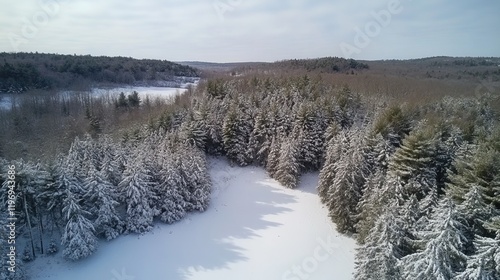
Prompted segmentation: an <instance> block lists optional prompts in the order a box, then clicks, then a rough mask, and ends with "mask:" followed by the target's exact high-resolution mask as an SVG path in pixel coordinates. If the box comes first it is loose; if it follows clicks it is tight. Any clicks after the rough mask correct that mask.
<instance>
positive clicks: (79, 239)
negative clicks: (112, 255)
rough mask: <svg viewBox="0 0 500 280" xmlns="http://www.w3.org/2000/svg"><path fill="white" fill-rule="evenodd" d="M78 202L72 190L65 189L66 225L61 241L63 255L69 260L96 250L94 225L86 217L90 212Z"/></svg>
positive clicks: (83, 256)
mask: <svg viewBox="0 0 500 280" xmlns="http://www.w3.org/2000/svg"><path fill="white" fill-rule="evenodd" d="M79 203H80V202H79V199H78V198H77V196H76V195H75V194H74V193H73V191H72V190H69V189H68V190H66V197H65V198H64V201H63V206H64V207H63V214H64V220H65V221H66V226H65V228H64V231H63V235H62V238H61V243H62V244H63V245H64V250H63V255H64V257H66V258H68V259H70V260H78V259H81V258H85V257H88V256H90V255H91V254H92V253H94V252H95V250H97V238H96V236H95V235H94V232H95V230H94V226H93V225H92V223H91V222H90V220H88V219H87V218H86V216H88V215H90V213H88V212H86V211H85V210H83V209H82V207H81V206H80V204H79Z"/></svg>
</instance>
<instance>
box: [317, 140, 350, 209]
mask: <svg viewBox="0 0 500 280" xmlns="http://www.w3.org/2000/svg"><path fill="white" fill-rule="evenodd" d="M337 135H339V136H338V137H334V138H332V139H331V140H330V141H329V144H328V146H327V147H326V149H327V150H326V159H325V163H324V165H323V168H322V169H321V171H320V173H319V184H318V194H319V197H320V199H321V202H323V203H326V202H327V198H328V190H329V189H330V186H332V185H333V180H334V179H335V164H337V162H338V161H339V160H340V158H341V156H342V145H343V142H342V141H340V140H341V139H343V138H341V137H344V134H343V133H340V134H337Z"/></svg>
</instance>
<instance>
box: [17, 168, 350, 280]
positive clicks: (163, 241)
mask: <svg viewBox="0 0 500 280" xmlns="http://www.w3.org/2000/svg"><path fill="white" fill-rule="evenodd" d="M210 170H211V171H210V172H211V176H212V179H213V184H214V189H213V194H212V202H211V206H210V208H209V209H208V210H207V211H206V212H204V213H195V214H191V215H189V216H187V217H186V218H185V219H184V220H182V221H180V222H178V223H175V224H173V225H165V224H160V223H159V224H157V226H155V229H154V230H153V231H152V232H149V233H147V234H144V235H140V236H139V235H126V236H121V237H119V238H117V239H116V240H113V241H111V242H105V241H102V242H101V243H100V248H99V249H98V251H97V252H96V253H95V254H94V255H92V256H90V257H89V258H87V259H84V260H81V261H78V262H69V261H66V260H64V259H62V256H61V253H58V254H57V255H56V256H54V257H50V256H49V257H40V258H38V259H37V260H35V261H34V262H32V263H31V264H29V266H28V267H27V270H28V272H29V273H30V274H31V276H32V279H64V280H66V279H72V280H79V279H82V280H88V279H106V280H109V279H111V280H132V279H133V280H156V279H159V280H160V279H161V280H163V279H166V280H176V279H179V280H184V279H186V280H188V279H189V280H194V279H196V280H215V279H216V280H222V279H241V280H245V279H256V280H267V279H283V280H284V279H288V280H301V279H311V280H314V279H318V280H324V279H337V280H343V279H351V278H352V277H351V275H352V272H353V271H354V250H355V247H356V245H355V241H354V240H352V239H350V238H347V237H345V236H342V235H340V234H338V233H337V232H336V231H335V229H334V225H333V224H332V223H331V222H330V220H329V218H328V216H327V210H326V209H325V208H324V206H322V205H321V203H320V201H319V197H318V196H317V194H316V189H315V187H316V186H317V183H318V174H317V173H311V174H305V175H303V177H302V179H301V184H300V186H299V188H298V189H296V190H290V189H285V188H283V187H282V186H280V185H279V183H277V182H276V181H275V180H272V179H270V178H269V177H268V176H267V175H266V173H265V171H264V170H263V169H262V168H257V167H245V168H241V167H231V166H230V165H229V164H228V163H227V162H226V161H225V160H223V159H211V160H210Z"/></svg>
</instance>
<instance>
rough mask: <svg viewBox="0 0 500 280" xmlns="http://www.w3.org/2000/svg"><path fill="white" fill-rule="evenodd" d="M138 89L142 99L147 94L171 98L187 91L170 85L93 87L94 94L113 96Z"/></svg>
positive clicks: (153, 96)
mask: <svg viewBox="0 0 500 280" xmlns="http://www.w3.org/2000/svg"><path fill="white" fill-rule="evenodd" d="M134 91H137V93H139V97H140V98H141V100H145V99H146V96H148V97H149V98H150V99H151V100H154V99H156V98H170V97H174V96H175V95H179V94H181V93H183V92H184V91H186V89H185V88H169V87H136V86H129V87H118V88H111V89H102V88H93V89H92V96H96V97H98V96H101V95H109V96H112V97H118V96H119V95H120V93H121V92H123V93H125V96H127V95H129V94H131V93H132V92H134Z"/></svg>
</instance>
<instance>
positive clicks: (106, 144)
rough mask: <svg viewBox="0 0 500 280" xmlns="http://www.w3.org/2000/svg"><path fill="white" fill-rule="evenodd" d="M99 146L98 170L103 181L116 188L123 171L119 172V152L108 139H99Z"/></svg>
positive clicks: (120, 163)
mask: <svg viewBox="0 0 500 280" xmlns="http://www.w3.org/2000/svg"><path fill="white" fill-rule="evenodd" d="M99 140H100V142H101V144H100V145H99V148H100V149H101V151H100V152H99V153H100V154H101V156H102V158H101V160H100V166H99V168H98V170H99V171H100V172H101V174H102V175H103V176H104V178H103V179H105V180H106V181H108V182H110V183H111V184H113V185H114V186H117V185H118V184H119V183H120V181H121V175H122V172H123V170H120V165H122V164H123V163H122V162H120V160H119V155H118V154H119V150H118V148H117V147H116V144H115V143H114V142H113V141H112V140H111V138H109V137H105V136H103V137H102V138H100V139H99Z"/></svg>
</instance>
